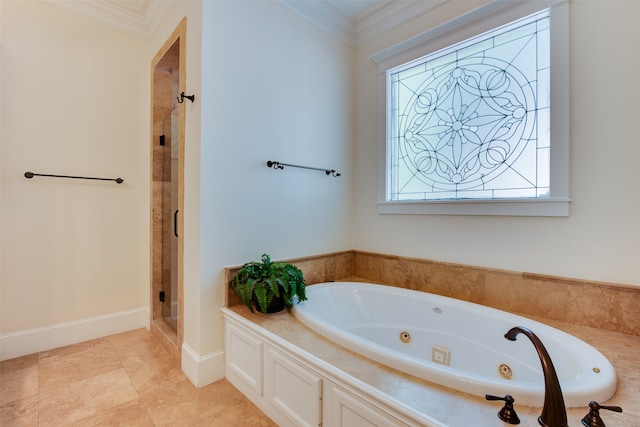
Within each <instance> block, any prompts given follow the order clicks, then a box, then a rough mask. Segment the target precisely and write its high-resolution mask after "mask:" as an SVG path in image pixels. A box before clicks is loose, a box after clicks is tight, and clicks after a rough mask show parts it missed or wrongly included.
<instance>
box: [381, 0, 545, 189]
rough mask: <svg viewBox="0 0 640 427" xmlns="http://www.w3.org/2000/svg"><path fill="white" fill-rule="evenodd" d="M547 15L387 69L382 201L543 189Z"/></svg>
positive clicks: (542, 12)
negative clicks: (386, 124)
mask: <svg viewBox="0 0 640 427" xmlns="http://www.w3.org/2000/svg"><path fill="white" fill-rule="evenodd" d="M549 14H550V12H549V10H548V9H547V10H544V11H540V12H538V13H535V14H533V15H529V16H527V17H525V18H523V19H519V20H517V21H514V22H511V23H509V24H507V25H504V26H501V27H499V28H496V29H494V30H492V31H489V32H486V33H483V34H481V35H479V36H476V37H473V38H471V39H467V40H465V41H463V42H460V43H457V44H455V45H453V46H450V47H448V48H446V49H442V50H439V51H437V52H435V53H431V54H429V55H427V56H424V57H422V58H420V59H418V60H415V61H412V62H410V63H407V64H404V65H401V66H399V67H396V68H393V69H391V70H388V71H387V85H388V94H389V96H390V98H389V100H388V104H387V105H388V107H387V108H388V111H387V114H388V118H387V119H388V120H387V123H388V126H389V129H388V141H387V186H386V187H387V190H386V191H387V197H386V200H388V201H410V200H443V199H449V200H450V199H506V198H546V197H549V194H550V158H551V155H550V144H551V143H550V59H549V58H550V37H549Z"/></svg>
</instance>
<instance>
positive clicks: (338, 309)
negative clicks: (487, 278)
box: [292, 282, 617, 407]
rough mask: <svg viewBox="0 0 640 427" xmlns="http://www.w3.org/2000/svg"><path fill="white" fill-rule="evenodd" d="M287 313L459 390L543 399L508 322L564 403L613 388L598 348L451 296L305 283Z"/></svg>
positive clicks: (535, 402) (535, 371) (530, 401)
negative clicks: (554, 381)
mask: <svg viewBox="0 0 640 427" xmlns="http://www.w3.org/2000/svg"><path fill="white" fill-rule="evenodd" d="M306 292H307V297H308V300H307V301H304V302H301V303H300V304H294V306H293V307H292V312H293V314H294V316H295V317H296V318H297V319H298V320H299V321H301V322H302V323H303V324H304V325H306V326H307V327H309V328H311V329H312V330H314V331H316V332H318V333H319V334H321V335H323V336H325V337H327V338H329V339H330V340H332V341H334V342H336V343H338V344H340V345H342V346H344V347H347V348H348V349H350V350H352V351H354V352H356V353H359V354H361V355H363V356H365V357H368V358H370V359H373V360H375V361H377V362H380V363H382V364H385V365H387V366H389V367H392V368H395V369H398V370H400V371H403V372H405V373H408V374H411V375H414V376H416V377H419V378H422V379H425V380H427V381H430V382H433V383H436V384H440V385H442V386H446V387H449V388H452V389H455V390H458V391H462V392H466V393H470V394H473V395H476V396H480V397H484V396H485V394H494V395H497V396H504V395H506V394H510V395H512V396H513V397H514V399H515V403H516V405H518V404H519V405H526V406H542V404H543V401H544V377H543V375H542V368H541V364H540V359H539V357H538V353H537V352H536V350H535V348H534V346H533V344H532V343H531V341H529V339H528V338H527V337H526V336H524V335H519V336H518V337H517V340H516V341H509V340H507V339H505V338H504V334H505V333H506V332H507V331H508V330H509V329H511V328H512V327H514V326H524V327H526V328H529V329H530V330H531V331H532V332H534V333H535V334H536V335H537V336H538V337H539V338H540V340H541V341H542V342H543V344H544V345H545V347H546V349H547V351H548V352H549V355H550V356H551V359H552V360H553V364H554V366H555V368H556V372H557V375H558V379H559V380H560V385H561V388H562V392H563V395H564V400H565V405H566V406H567V407H578V406H582V407H584V406H587V405H588V404H589V402H590V401H591V400H595V401H598V402H599V403H603V402H605V401H607V400H608V399H609V398H611V396H613V394H614V393H615V391H616V387H617V383H616V373H615V370H614V368H613V366H612V365H611V363H610V362H609V360H607V359H606V358H605V357H604V356H603V355H602V354H601V353H600V352H599V351H597V350H596V349H595V348H593V347H592V346H590V345H588V344H587V343H585V342H584V341H582V340H580V339H578V338H576V337H574V336H572V335H569V334H566V333H564V332H562V331H559V330H557V329H555V328H552V327H550V326H547V325H545V324H542V323H539V322H536V321H533V320H530V319H527V318H525V317H521V316H517V315H514V314H511V313H507V312H504V311H500V310H496V309H492V308H489V307H485V306H482V305H478V304H473V303H469V302H465V301H461V300H456V299H453V298H447V297H442V296H439V295H434V294H429V293H425V292H418V291H413V290H408V289H402V288H395V287H391V286H383V285H376V284H368V283H354V282H335V283H333V282H332V283H322V284H316V285H312V286H308V287H307V289H306Z"/></svg>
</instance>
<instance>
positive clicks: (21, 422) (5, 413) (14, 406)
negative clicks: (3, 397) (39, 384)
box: [0, 393, 38, 427]
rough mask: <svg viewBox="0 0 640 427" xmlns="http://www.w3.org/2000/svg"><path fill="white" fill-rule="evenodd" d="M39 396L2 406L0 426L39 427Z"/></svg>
mask: <svg viewBox="0 0 640 427" xmlns="http://www.w3.org/2000/svg"><path fill="white" fill-rule="evenodd" d="M37 425H38V394H37V393H36V394H34V395H32V396H29V397H26V398H24V399H19V400H14V401H12V402H9V403H5V404H2V405H0V426H2V427H13V426H16V427H17V426H37Z"/></svg>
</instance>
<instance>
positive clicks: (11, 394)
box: [0, 365, 38, 405]
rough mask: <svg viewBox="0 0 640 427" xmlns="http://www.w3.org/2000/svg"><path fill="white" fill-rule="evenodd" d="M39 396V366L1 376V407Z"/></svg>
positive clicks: (5, 373) (4, 373)
mask: <svg viewBox="0 0 640 427" xmlns="http://www.w3.org/2000/svg"><path fill="white" fill-rule="evenodd" d="M37 395H38V365H31V366H28V367H26V368H22V369H17V370H10V371H7V372H3V373H1V374H0V405H4V404H6V403H10V402H14V401H16V400H21V399H25V398H27V397H31V396H37Z"/></svg>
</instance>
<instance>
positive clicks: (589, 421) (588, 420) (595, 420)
mask: <svg viewBox="0 0 640 427" xmlns="http://www.w3.org/2000/svg"><path fill="white" fill-rule="evenodd" d="M600 409H607V410H609V411H614V412H622V408H621V407H619V406H602V405H600V404H599V403H598V402H595V401H593V400H592V401H591V402H589V413H588V414H587V415H585V416H584V418H582V425H583V426H586V427H606V426H605V424H604V421H602V418H600Z"/></svg>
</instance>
